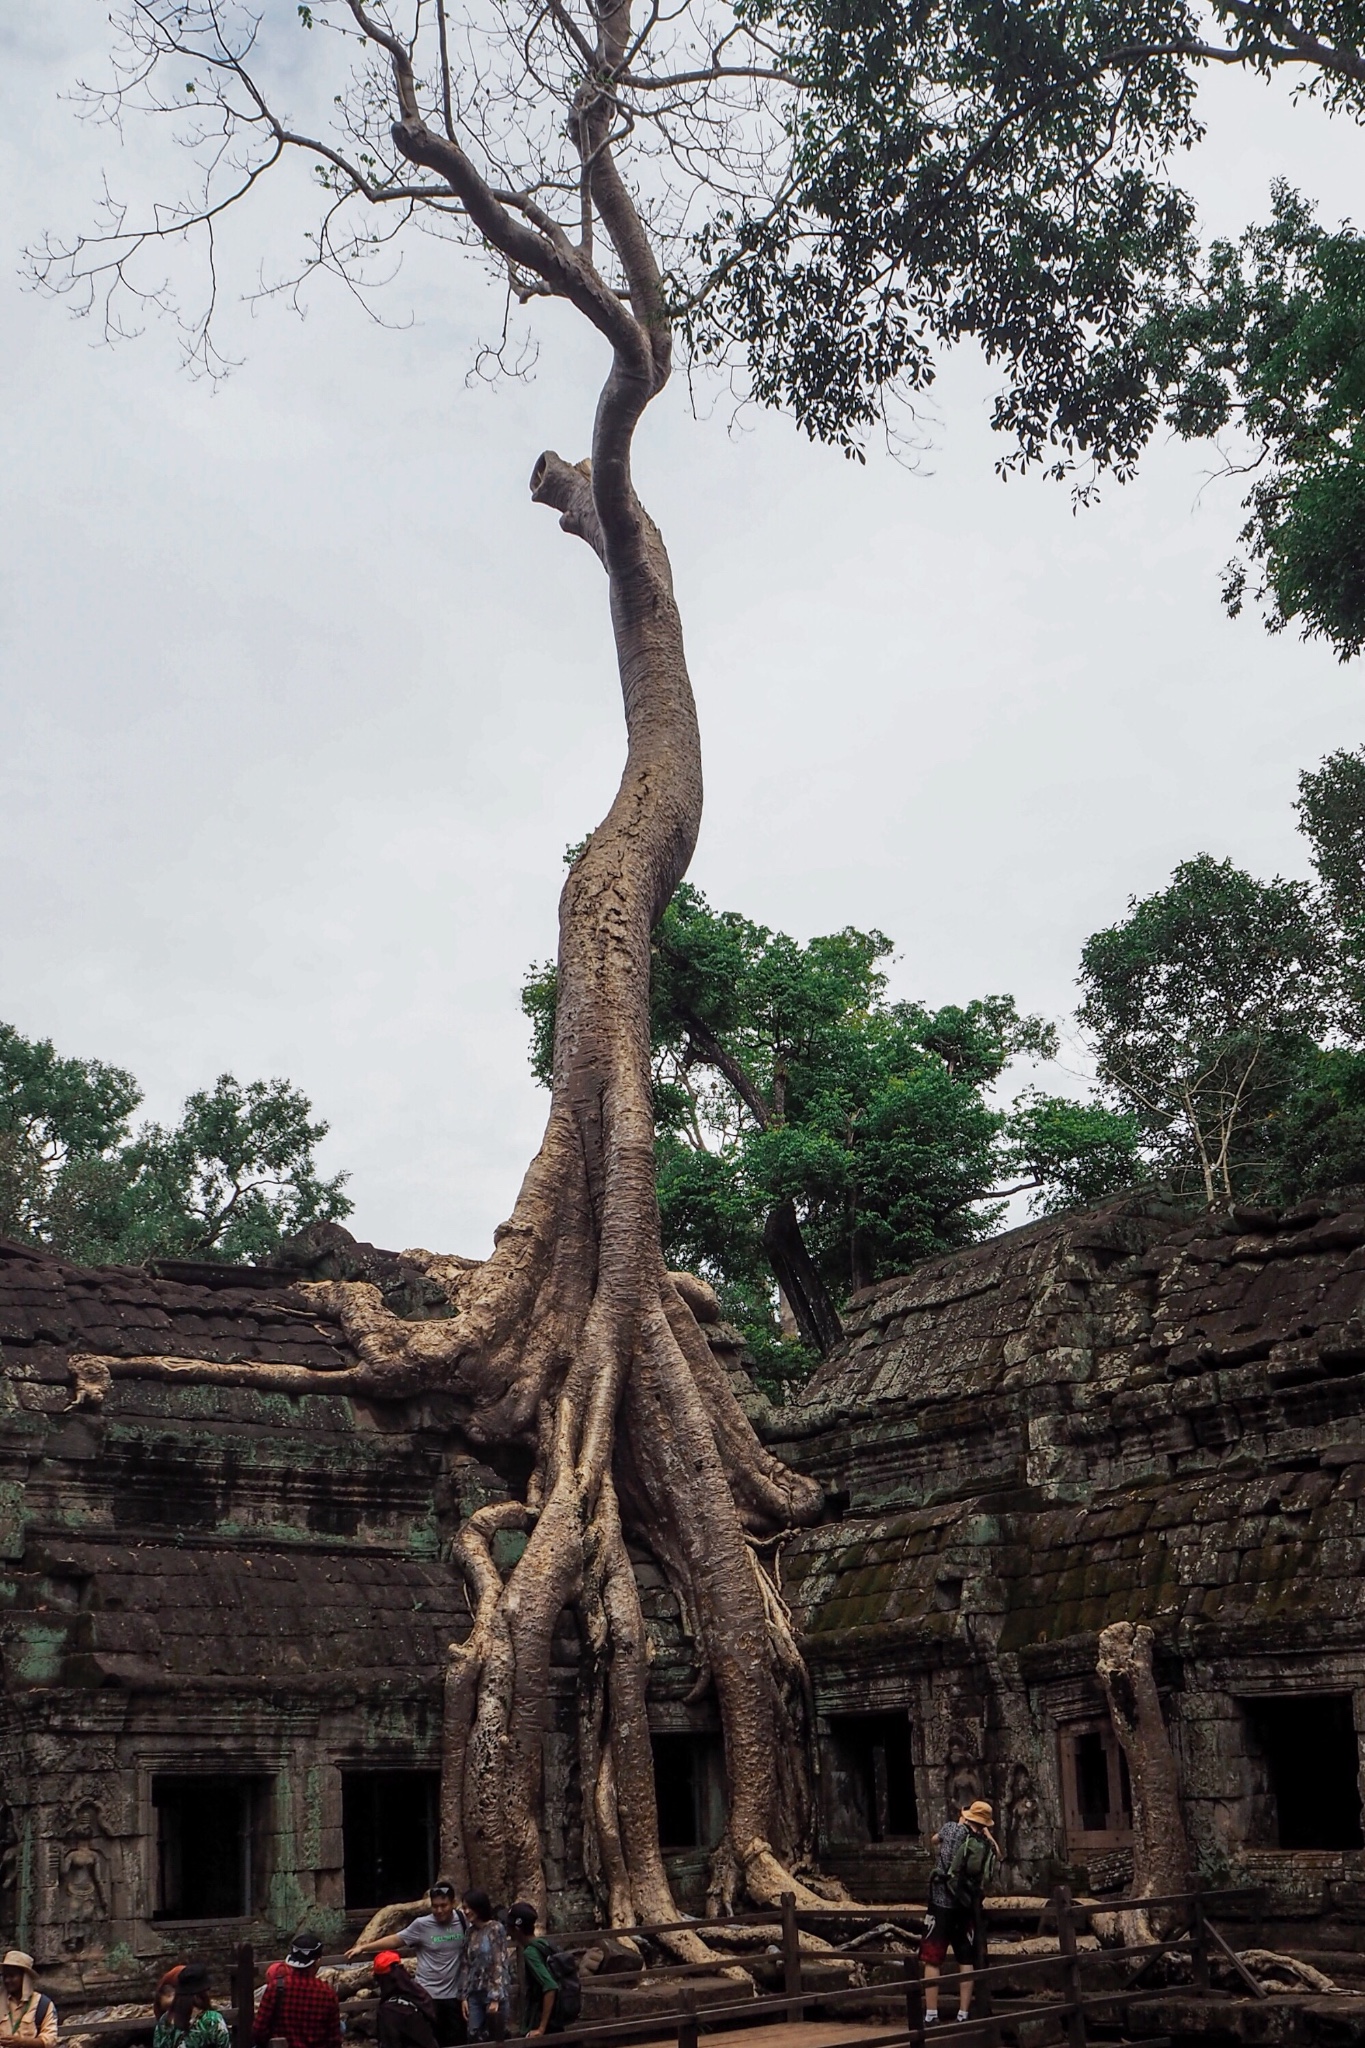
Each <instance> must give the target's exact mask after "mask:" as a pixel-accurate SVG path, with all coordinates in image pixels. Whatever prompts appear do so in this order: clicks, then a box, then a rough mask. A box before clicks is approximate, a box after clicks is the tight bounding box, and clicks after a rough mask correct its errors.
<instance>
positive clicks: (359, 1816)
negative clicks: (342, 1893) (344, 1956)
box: [341, 1771, 441, 1909]
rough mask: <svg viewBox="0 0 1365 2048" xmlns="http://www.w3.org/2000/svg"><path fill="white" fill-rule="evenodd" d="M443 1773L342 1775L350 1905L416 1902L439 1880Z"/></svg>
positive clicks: (370, 1772) (355, 1772) (347, 1896)
mask: <svg viewBox="0 0 1365 2048" xmlns="http://www.w3.org/2000/svg"><path fill="white" fill-rule="evenodd" d="M440 1796H441V1774H440V1772H439V1771H343V1772H342V1774H341V1845H342V1855H343V1857H344V1859H345V1866H346V1905H347V1908H348V1909H349V1908H351V1907H352V1906H371V1907H373V1906H391V1905H394V1904H396V1902H397V1901H398V1900H400V1899H415V1898H417V1897H419V1896H420V1894H421V1893H422V1892H424V1891H426V1889H427V1887H428V1886H429V1885H430V1884H431V1882H432V1880H433V1879H434V1878H435V1876H436V1844H437V1840H438V1818H439V1816H438V1805H439V1801H440Z"/></svg>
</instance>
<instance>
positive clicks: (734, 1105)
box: [522, 882, 1141, 1392]
mask: <svg viewBox="0 0 1365 2048" xmlns="http://www.w3.org/2000/svg"><path fill="white" fill-rule="evenodd" d="M890 952H891V941H890V940H889V939H887V938H886V937H885V935H884V934H883V933H881V932H876V931H872V932H862V931H858V930H856V929H854V928H853V927H851V926H849V927H846V928H845V929H844V930H843V931H841V932H835V933H832V934H830V935H828V936H826V937H820V938H814V939H811V940H810V941H809V942H808V943H807V944H805V945H802V944H801V943H800V942H799V941H798V940H796V939H793V938H791V937H790V936H789V935H788V934H787V933H785V932H774V931H771V930H769V929H768V928H767V927H766V926H763V925H758V924H755V923H753V922H752V921H751V920H750V919H748V918H746V917H743V916H742V915H740V914H739V913H738V912H734V911H724V912H716V911H713V910H712V909H711V907H710V905H709V904H708V903H707V901H706V899H705V897H704V896H703V895H702V894H701V892H700V891H699V890H698V889H695V888H694V887H693V886H692V885H691V884H690V883H686V882H684V883H683V884H682V885H681V886H680V888H679V889H678V890H677V891H676V892H675V894H674V897H673V900H672V902H671V903H670V904H669V906H668V909H667V910H666V911H665V913H664V915H663V917H662V918H661V919H660V921H659V924H658V925H657V927H656V928H655V933H654V940H653V959H652V973H651V1043H652V1048H653V1059H654V1111H655V1123H656V1148H657V1158H658V1173H659V1205H660V1214H661V1220H662V1230H663V1242H664V1247H665V1251H666V1253H667V1255H668V1257H669V1258H670V1259H671V1260H673V1261H674V1263H676V1264H679V1265H683V1266H685V1267H687V1268H688V1269H689V1270H690V1271H693V1272H699V1273H702V1274H703V1275H704V1276H705V1277H706V1278H707V1279H708V1280H709V1281H710V1282H711V1284H712V1285H713V1286H714V1287H715V1288H716V1291H717V1294H718V1296H719V1299H720V1301H721V1304H722V1306H723V1308H724V1309H725V1310H726V1312H727V1314H729V1315H730V1316H731V1318H732V1319H733V1320H734V1321H735V1322H736V1323H738V1324H739V1326H740V1328H741V1329H742V1330H743V1331H744V1334H745V1336H746V1338H747V1340H748V1344H749V1347H750V1351H751V1353H752V1355H753V1358H754V1361H755V1368H756V1375H757V1377H758V1379H759V1381H760V1383H761V1384H762V1385H763V1386H764V1387H765V1388H766V1389H768V1390H769V1391H770V1392H777V1391H779V1390H780V1389H781V1387H782V1385H783V1383H784V1382H785V1381H786V1380H788V1379H790V1378H792V1377H799V1376H800V1375H801V1372H802V1370H803V1368H804V1367H805V1366H806V1365H807V1364H808V1362H809V1361H810V1360H811V1359H813V1358H815V1357H823V1356H825V1355H827V1353H828V1352H829V1350H830V1349H831V1347H832V1346H833V1344H834V1343H835V1342H837V1340H838V1338H839V1336H840V1335H841V1334H842V1329H841V1323H840V1309H841V1307H842V1304H843V1302H844V1301H845V1299H846V1298H847V1297H848V1296H849V1295H850V1294H852V1293H855V1292H856V1291H857V1290H858V1289H859V1288H862V1287H866V1286H869V1285H871V1284H872V1283H873V1282H874V1281H876V1280H880V1279H883V1278H885V1277H887V1275H889V1274H892V1273H901V1272H904V1271H905V1270H906V1269H907V1267H909V1266H911V1265H913V1264H914V1263H915V1261H916V1260H918V1259H923V1258H926V1257H929V1256H931V1255H933V1254H935V1253H938V1252H945V1251H952V1250H956V1249H957V1248H959V1247H960V1246H962V1245H964V1244H968V1243H971V1242H972V1241H973V1240H974V1239H976V1238H978V1237H980V1236H982V1235H984V1234H986V1233H987V1232H988V1231H989V1230H991V1229H992V1228H994V1227H995V1226H996V1225H998V1223H999V1220H1000V1218H1001V1216H1002V1214H1003V1213H1004V1200H1005V1197H1006V1196H1007V1195H1011V1194H1018V1193H1022V1192H1024V1191H1025V1190H1028V1191H1030V1192H1033V1193H1035V1194H1037V1195H1038V1196H1039V1197H1040V1201H1039V1206H1050V1205H1055V1204H1056V1203H1057V1202H1058V1201H1062V1200H1075V1199H1081V1200H1086V1199H1098V1198H1099V1197H1100V1196H1101V1195H1103V1194H1107V1193H1109V1192H1111V1191H1112V1190H1113V1189H1115V1188H1116V1187H1122V1186H1126V1185H1128V1184H1129V1183H1130V1182H1131V1181H1132V1180H1133V1179H1135V1178H1136V1177H1137V1176H1138V1175H1139V1173H1140V1172H1141V1168H1140V1166H1139V1164H1138V1161H1137V1158H1136V1153H1135V1144H1136V1135H1135V1130H1134V1126H1133V1124H1132V1121H1131V1119H1130V1118H1128V1117H1126V1116H1125V1115H1123V1114H1122V1113H1115V1112H1112V1111H1110V1110H1108V1109H1106V1108H1104V1107H1103V1106H1101V1105H1099V1104H1094V1103H1078V1102H1068V1101H1065V1100H1062V1099H1060V1098H1053V1097H1049V1096H1044V1095H1041V1094H1039V1093H1038V1092H1037V1091H1033V1092H1031V1093H1030V1094H1029V1095H1028V1096H1027V1097H1026V1098H1025V1099H1024V1100H1023V1101H1022V1102H1021V1103H1020V1104H1019V1105H1018V1106H1017V1108H1016V1109H1014V1110H1008V1109H1006V1108H1003V1107H1001V1106H1000V1104H998V1103H997V1102H996V1101H995V1100H994V1091H995V1089H996V1087H997V1084H998V1083H999V1082H1000V1081H1001V1079H1002V1076H1003V1075H1004V1074H1005V1072H1006V1070H1007V1069H1008V1067H1009V1066H1010V1064H1011V1062H1013V1061H1014V1060H1016V1059H1019V1058H1034V1059H1048V1058H1051V1057H1052V1056H1053V1055H1054V1053H1055V1052H1056V1048H1057V1039H1056V1032H1055V1030H1054V1029H1053V1027H1052V1026H1050V1025H1049V1024H1047V1023H1045V1022H1044V1020H1043V1019H1041V1018H1038V1017H1024V1016H1021V1015H1020V1014H1019V1011H1018V1009H1017V1006H1016V1004H1015V1002H1014V999H1013V997H1011V996H990V997H987V998H985V999H983V1000H977V1001H973V1002H970V1003H968V1004H966V1005H953V1004H950V1005H947V1006H945V1007H944V1008H942V1009H939V1010H930V1009H928V1008H926V1007H925V1006H924V1005H923V1004H920V1003H906V1002H900V1003H892V1002H889V1001H888V1000H887V997H886V976H885V973H884V972H883V971H882V967H881V963H882V962H883V961H884V960H885V959H886V958H887V956H888V955H889V954H890ZM555 998H556V979H555V970H554V968H553V966H552V965H551V964H549V963H546V964H545V965H543V966H541V967H539V968H536V969H534V970H533V971H532V972H531V974H530V975H529V976H528V978H527V981H526V984H525V986H524V989H523V996H522V1000H523V1007H524V1008H525V1010H526V1012H527V1015H528V1016H529V1017H530V1019H531V1021H532V1026H533V1035H532V1066H533V1069H534V1071H535V1072H536V1074H537V1077H538V1078H539V1079H540V1080H541V1081H543V1082H548V1079H549V1076H550V1071H551V1069H550V1048H551V1044H552V1039H553V1029H554V1014H555ZM1007 1183H1011V1184H1008V1185H1007ZM778 1289H780V1290H781V1297H780V1299H781V1300H782V1301H783V1302H784V1303H785V1305H786V1306H787V1308H788V1309H789V1310H790V1313H791V1317H792V1319H793V1321H794V1323H795V1327H796V1333H797V1334H798V1336H799V1339H800V1347H801V1348H799V1349H793V1347H792V1345H791V1342H790V1340H789V1339H784V1338H783V1336H782V1334H781V1332H780V1329H779V1325H778V1320H777V1315H776V1309H777V1305H778V1299H779V1297H778V1295H777V1290H778Z"/></svg>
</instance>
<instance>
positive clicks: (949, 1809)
mask: <svg viewBox="0 0 1365 2048" xmlns="http://www.w3.org/2000/svg"><path fill="white" fill-rule="evenodd" d="M981 1779H982V1770H981V1762H980V1759H979V1758H978V1757H977V1756H975V1755H974V1754H973V1751H972V1750H971V1749H970V1748H969V1747H968V1744H967V1740H966V1738H965V1737H964V1736H963V1735H961V1734H959V1733H958V1732H956V1731H954V1733H953V1734H952V1735H950V1736H949V1738H948V1754H947V1757H946V1759H945V1761H944V1773H943V1792H944V1811H945V1812H946V1813H947V1814H948V1815H949V1817H950V1818H951V1819H953V1820H956V1819H957V1816H958V1814H959V1813H960V1812H961V1811H962V1808H963V1807H964V1806H970V1805H971V1803H972V1801H973V1800H974V1799H980V1798H981V1796H982V1792H981Z"/></svg>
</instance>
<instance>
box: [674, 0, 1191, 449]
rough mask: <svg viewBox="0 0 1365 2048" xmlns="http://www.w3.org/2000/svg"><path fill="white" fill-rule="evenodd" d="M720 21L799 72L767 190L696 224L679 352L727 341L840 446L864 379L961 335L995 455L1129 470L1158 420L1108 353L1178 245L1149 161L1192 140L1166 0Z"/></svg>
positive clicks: (864, 395)
mask: <svg viewBox="0 0 1365 2048" xmlns="http://www.w3.org/2000/svg"><path fill="white" fill-rule="evenodd" d="M740 12H741V15H742V17H743V19H744V20H745V21H746V22H748V23H751V24H752V25H753V26H755V27H756V28H759V29H761V31H762V33H763V35H764V37H765V38H766V39H767V40H768V42H769V44H770V46H771V47H773V48H774V50H775V52H776V55H777V57H778V61H779V62H780V63H782V64H783V65H784V66H785V67H786V68H788V69H790V70H791V71H792V72H793V73H794V75H795V77H796V78H797V80H798V82H799V84H800V86H801V88H802V89H803V90H802V94H801V97H800V100H799V102H798V103H797V111H796V113H795V114H794V116H793V121H792V126H791V131H790V132H791V141H792V148H793V164H792V176H791V189H790V192H789V194H788V196H787V197H786V198H785V200H784V201H783V202H782V203H781V204H779V205H777V206H776V207H770V206H767V205H764V206H763V207H761V208H760V207H758V206H755V207H754V208H753V209H752V210H749V211H746V210H743V209H742V208H732V209H730V210H726V211H723V212H721V213H720V214H719V215H718V216H717V217H716V218H715V219H714V220H713V221H712V222H711V223H710V225H709V226H708V228H707V229H706V230H705V231H704V232H703V234H702V235H701V236H700V237H699V240H698V245H697V251H696V255H697V260H698V263H699V265H701V266H707V267H714V269H715V271H716V282H715V284H714V285H713V287H712V290H711V292H710V294H709V295H708V296H707V297H705V298H704V299H702V301H701V302H700V308H699V310H698V311H697V312H696V313H694V314H693V315H692V318H691V334H692V339H693V343H694V346H696V347H697V348H699V350H700V351H701V352H702V353H703V354H713V355H717V356H719V355H721V354H723V353H725V352H727V351H728V350H729V349H730V348H732V347H733V344H734V342H735V341H736V340H739V341H740V342H741V343H742V345H743V346H744V348H745V349H746V350H747V356H748V363H749V369H750V373H751V376H752V379H753V383H754V388H755V390H756V393H757V395H758V396H759V397H760V398H761V399H763V400H764V401H766V402H768V403H774V404H780V405H783V406H787V407H790V408H791V409H792V410H793V411H794V412H795V414H796V416H797V418H798V419H799V420H800V422H801V424H802V425H803V426H804V427H805V428H806V430H807V432H808V433H810V434H811V435H812V436H814V437H816V438H818V439H821V440H825V441H830V442H833V443H835V444H836V445H840V446H843V447H844V448H846V449H848V450H849V451H850V452H856V450H857V448H858V446H859V443H860V440H861V437H862V436H863V435H864V434H865V433H866V432H867V430H868V429H869V428H870V427H875V426H876V425H877V424H878V423H879V421H880V419H881V417H882V406H883V394H884V392H885V390H886V388H887V387H888V386H890V385H900V386H902V387H908V388H909V389H910V390H911V391H914V390H920V389H923V388H924V386H926V385H927V384H928V383H930V382H931V381H932V378H933V375H934V370H935V364H936V352H937V351H938V350H939V349H941V348H942V347H945V346H948V345H951V344H952V343H954V342H956V341H959V340H961V339H963V338H964V337H970V338H972V339H974V340H976V341H977V342H979V343H980V345H981V346H982V348H983V349H984V351H985V354H986V356H987V358H988V359H989V360H990V361H992V362H993V363H997V364H999V365H1000V366H1001V367H1002V370H1003V373H1004V374H1003V380H1002V389H1001V393H1000V396H999V398H998V400H997V403H996V409H995V424H996V425H997V426H999V427H1002V428H1004V429H1005V430H1007V431H1008V432H1010V433H1011V434H1013V435H1014V436H1015V439H1016V442H1017V446H1018V450H1019V459H1020V460H1023V461H1038V460H1046V461H1047V462H1049V463H1050V464H1051V465H1053V466H1054V468H1056V469H1057V470H1058V471H1059V472H1061V471H1064V470H1066V469H1067V468H1069V466H1070V464H1071V462H1072V461H1073V460H1074V458H1075V455H1076V454H1077V452H1078V451H1084V452H1085V454H1086V455H1087V456H1090V457H1092V458H1093V459H1094V460H1096V461H1098V462H1101V463H1112V464H1115V465H1117V466H1118V467H1119V468H1120V469H1123V468H1125V467H1127V466H1129V465H1131V463H1132V462H1133V461H1134V460H1135V459H1136V456H1137V454H1138V452H1139V450H1140V448H1141V447H1142V445H1143V444H1144V443H1145V441H1146V439H1147V436H1148V435H1149V434H1150V432H1151V430H1152V427H1153V425H1154V424H1155V422H1156V419H1157V417H1158V406H1157V400H1156V395H1155V393H1154V392H1153V389H1152V387H1151V382H1150V379H1148V378H1147V377H1145V376H1144V374H1143V368H1144V366H1143V363H1142V361H1141V358H1140V356H1138V355H1137V354H1135V353H1132V350H1133V346H1134V344H1135V341H1136V337H1137V336H1138V335H1139V333H1140V331H1141V329H1142V326H1143V322H1144V319H1145V315H1146V312H1147V309H1148V307H1149V305H1150V301H1151V295H1152V293H1153V291H1154V289H1156V288H1157V287H1158V286H1159V285H1168V284H1171V283H1173V282H1175V281H1176V280H1178V279H1180V278H1182V277H1183V276H1185V275H1186V274H1187V272H1188V270H1189V267H1190V264H1191V262H1192V260H1193V255H1194V244H1193V241H1192V237H1191V222H1192V219H1193V207H1192V204H1191V202H1190V200H1189V199H1188V198H1187V197H1186V195H1185V194H1184V193H1183V192H1181V191H1180V190H1179V189H1178V187H1177V186H1175V185H1174V184H1173V183H1172V182H1171V180H1170V179H1169V178H1168V176H1167V175H1166V171H1165V164H1166V160H1167V159H1168V158H1169V157H1170V156H1171V155H1172V154H1173V153H1174V152H1175V151H1177V150H1180V149H1183V148H1185V147H1188V146H1189V144H1190V143H1192V142H1193V141H1194V140H1195V138H1196V137H1197V135H1198V133H1199V129H1198V125H1197V122H1196V119H1195V115H1194V97H1195V84H1196V81H1195V78H1194V76H1193V74H1192V71H1191V68H1190V66H1189V64H1188V63H1187V62H1186V61H1184V60H1183V59H1182V58H1181V57H1179V56H1177V55H1174V54H1172V53H1171V52H1170V44H1171V42H1172V39H1173V38H1188V36H1189V35H1190V33H1191V30H1192V24H1193V15H1192V13H1191V12H1190V11H1189V10H1188V9H1187V8H1186V7H1185V6H1184V5H1183V4H1181V0H1084V4H1081V5H1079V6H1076V5H1073V4H1071V0H1043V4H1039V5H1033V6H1029V7H1019V6H1001V5H1000V4H999V0H923V4H918V5H916V6H914V7H900V6H889V5H887V4H886V0H747V4H746V5H744V6H743V7H742V8H741V10H740ZM1137 47H1144V48H1147V49H1151V50H1152V51H1154V52H1156V51H1162V52H1165V54H1152V55H1151V56H1148V57H1147V58H1145V59H1143V60H1137V59H1134V58H1133V57H1132V56H1131V55H1130V54H1126V53H1131V52H1133V51H1134V49H1135V48H1137ZM1120 52H1122V53H1125V54H1124V55H1122V56H1120V55H1119V53H1120ZM1100 342H1103V343H1105V344H1106V345H1107V347H1106V353H1105V357H1104V362H1105V375H1104V378H1103V380H1101V379H1100V378H1099V377H1097V375H1096V374H1095V371H1094V369H1093V368H1092V357H1093V355H1094V352H1095V348H1096V344H1097V343H1100Z"/></svg>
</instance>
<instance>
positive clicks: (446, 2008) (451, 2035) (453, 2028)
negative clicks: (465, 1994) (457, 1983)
mask: <svg viewBox="0 0 1365 2048" xmlns="http://www.w3.org/2000/svg"><path fill="white" fill-rule="evenodd" d="M433 2003H434V2004H435V2007H436V2039H437V2041H438V2042H439V2043H440V2048H463V2043H464V2041H465V2037H466V2029H465V2023H464V2012H463V2010H462V2009H461V2006H460V2001H459V1999H458V1998H438V1999H435V2000H434V2001H433Z"/></svg>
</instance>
